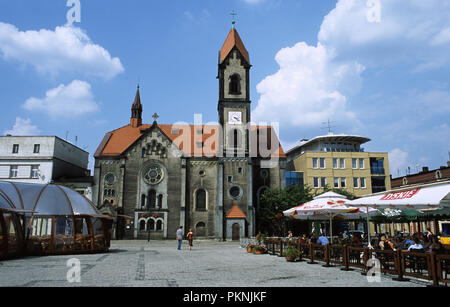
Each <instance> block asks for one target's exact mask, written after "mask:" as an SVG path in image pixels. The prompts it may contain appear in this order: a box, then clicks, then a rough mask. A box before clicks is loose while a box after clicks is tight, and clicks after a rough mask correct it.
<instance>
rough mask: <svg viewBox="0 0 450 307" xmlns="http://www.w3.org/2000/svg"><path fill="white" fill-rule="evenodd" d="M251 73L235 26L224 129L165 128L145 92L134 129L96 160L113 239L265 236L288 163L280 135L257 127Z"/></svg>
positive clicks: (122, 131) (224, 77)
mask: <svg viewBox="0 0 450 307" xmlns="http://www.w3.org/2000/svg"><path fill="white" fill-rule="evenodd" d="M250 68H251V65H250V56H249V53H248V51H247V50H246V48H245V46H244V44H243V42H242V40H241V38H240V36H239V34H238V32H237V31H236V29H235V28H234V26H233V28H232V29H231V31H230V32H229V34H228V37H227V38H226V40H225V43H224V44H223V46H222V48H221V50H220V52H219V64H218V80H219V87H218V88H219V95H218V96H219V99H218V107H217V110H218V123H217V125H203V124H196V123H194V124H193V125H170V124H169V125H167V124H160V123H159V122H158V115H157V114H156V113H155V112H157V111H158V110H157V109H156V108H157V107H155V106H151V102H150V103H148V104H146V102H143V103H142V102H141V98H140V92H139V91H140V88H139V86H138V89H137V93H136V97H135V99H134V103H133V104H132V106H131V119H130V121H129V123H128V124H127V125H126V126H123V127H121V128H118V129H116V130H114V131H111V132H108V133H106V135H105V137H104V139H103V140H102V141H101V143H100V145H99V147H98V149H97V151H96V153H95V155H94V157H95V169H94V192H93V201H94V203H95V204H96V205H97V207H98V208H99V209H100V210H101V211H102V212H104V213H109V214H111V215H112V216H113V217H114V220H115V227H114V234H113V238H117V239H147V238H150V239H172V238H175V233H176V230H177V229H178V228H179V226H183V228H184V229H185V232H186V231H187V230H188V229H189V228H192V229H193V231H194V234H195V237H197V238H199V237H202V238H209V239H217V240H239V239H240V238H243V237H251V236H254V235H255V234H256V233H257V231H258V220H257V218H256V216H257V213H258V210H259V208H260V197H261V195H262V194H263V193H264V191H265V190H267V189H271V188H277V187H284V185H285V160H286V156H285V154H284V152H283V149H282V147H281V145H280V142H279V140H278V137H277V135H276V133H275V129H274V128H273V127H271V126H267V125H265V126H257V125H254V124H252V123H251V102H250ZM144 106H146V108H147V106H148V108H149V109H151V108H154V109H153V110H151V112H150V114H152V113H155V114H154V115H153V119H154V121H153V123H150V124H145V123H143V122H142V113H143V109H144ZM186 115H187V116H192V115H191V114H186Z"/></svg>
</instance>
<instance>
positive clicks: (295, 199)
mask: <svg viewBox="0 0 450 307" xmlns="http://www.w3.org/2000/svg"><path fill="white" fill-rule="evenodd" d="M312 199H313V193H312V191H311V188H309V187H308V186H305V187H303V186H297V185H290V186H288V187H286V188H284V189H280V188H276V189H270V190H267V191H266V192H265V193H264V194H263V195H262V197H261V207H260V210H259V211H258V215H257V218H258V221H259V225H260V231H262V232H266V233H270V234H274V235H282V233H283V225H284V223H285V222H286V220H287V218H286V217H284V215H283V211H285V210H288V209H290V208H292V207H295V206H298V205H301V204H303V203H305V202H308V201H310V200H312Z"/></svg>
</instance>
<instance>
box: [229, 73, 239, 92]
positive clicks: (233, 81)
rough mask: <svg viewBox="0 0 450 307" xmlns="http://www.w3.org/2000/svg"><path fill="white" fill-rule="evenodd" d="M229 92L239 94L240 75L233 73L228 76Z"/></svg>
mask: <svg viewBox="0 0 450 307" xmlns="http://www.w3.org/2000/svg"><path fill="white" fill-rule="evenodd" d="M229 88H230V94H232V95H240V94H241V77H240V76H239V75H238V74H234V75H232V76H231V77H230V87H229Z"/></svg>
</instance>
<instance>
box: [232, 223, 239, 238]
mask: <svg viewBox="0 0 450 307" xmlns="http://www.w3.org/2000/svg"><path fill="white" fill-rule="evenodd" d="M240 232H241V226H240V225H239V224H238V223H236V224H233V231H232V235H231V239H232V240H233V241H239V240H240V239H241V235H240Z"/></svg>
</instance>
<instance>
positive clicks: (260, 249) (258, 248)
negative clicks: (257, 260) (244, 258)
mask: <svg viewBox="0 0 450 307" xmlns="http://www.w3.org/2000/svg"><path fill="white" fill-rule="evenodd" d="M253 253H254V254H255V255H261V254H265V253H267V247H266V246H265V245H264V244H259V245H255V246H254V248H253Z"/></svg>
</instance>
